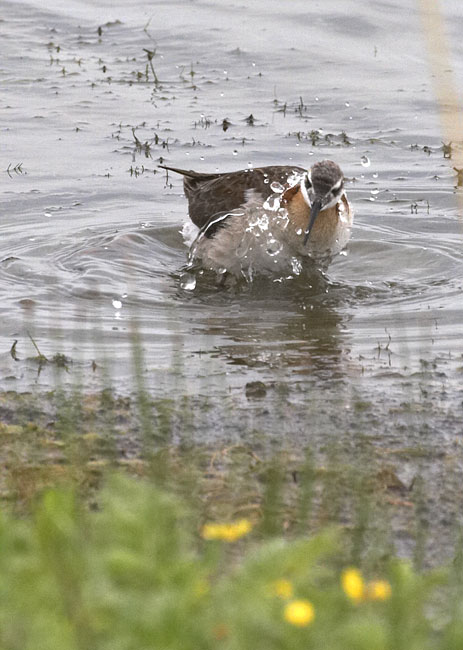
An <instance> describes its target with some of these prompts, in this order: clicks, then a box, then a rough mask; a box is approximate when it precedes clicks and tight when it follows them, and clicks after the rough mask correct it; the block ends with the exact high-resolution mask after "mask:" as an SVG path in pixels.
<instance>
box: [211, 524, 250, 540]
mask: <svg viewBox="0 0 463 650" xmlns="http://www.w3.org/2000/svg"><path fill="white" fill-rule="evenodd" d="M251 528H252V524H251V522H250V521H249V520H248V519H240V520H239V521H236V522H234V523H230V524H205V525H204V526H203V527H202V529H201V537H203V539H220V540H223V541H225V542H235V541H236V540H237V539H240V537H244V535H247V534H248V533H249V531H250V530H251Z"/></svg>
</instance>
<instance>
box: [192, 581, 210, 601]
mask: <svg viewBox="0 0 463 650" xmlns="http://www.w3.org/2000/svg"><path fill="white" fill-rule="evenodd" d="M210 590H211V586H210V584H209V580H207V579H206V578H199V579H198V580H197V581H196V583H195V585H194V593H195V595H196V596H198V598H201V597H202V596H205V595H206V594H208V593H209V592H210Z"/></svg>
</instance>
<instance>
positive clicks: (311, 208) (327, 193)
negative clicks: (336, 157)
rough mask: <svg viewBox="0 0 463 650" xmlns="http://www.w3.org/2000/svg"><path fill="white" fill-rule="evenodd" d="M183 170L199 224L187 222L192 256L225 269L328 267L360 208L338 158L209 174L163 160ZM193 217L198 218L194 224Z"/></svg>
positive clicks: (237, 272) (247, 272)
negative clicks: (304, 164)
mask: <svg viewBox="0 0 463 650" xmlns="http://www.w3.org/2000/svg"><path fill="white" fill-rule="evenodd" d="M160 166H161V167H163V168H164V169H166V170H168V171H172V172H176V173H178V174H182V175H183V186H184V190H185V195H186V197H187V199H188V207H189V216H190V219H191V222H192V224H187V225H186V227H184V230H183V233H184V236H185V240H186V241H187V240H188V239H189V241H188V243H190V244H191V249H190V261H191V262H192V263H193V262H195V263H199V264H200V265H201V266H202V267H203V268H206V269H211V270H214V271H216V272H218V273H219V274H225V273H226V272H228V273H231V274H232V275H234V276H236V277H240V276H244V277H245V278H246V279H247V280H252V278H253V277H254V276H255V275H256V274H273V273H281V272H283V273H285V272H286V271H288V272H289V273H290V274H293V275H294V274H296V275H299V273H300V272H301V270H302V269H303V267H304V264H305V263H306V262H307V263H311V264H313V263H315V264H316V265H318V266H319V267H321V268H324V267H326V266H327V264H328V263H329V262H330V260H331V258H332V257H333V256H334V255H336V254H338V253H339V252H341V250H342V249H343V248H344V247H345V246H346V244H347V242H348V240H349V237H350V230H351V226H352V221H353V211H352V208H351V206H350V204H349V202H348V200H347V196H346V193H345V190H344V176H343V173H342V171H341V169H340V167H339V166H338V165H337V164H336V163H335V162H333V161H331V160H322V161H320V162H317V163H315V164H314V165H313V166H312V167H311V168H310V169H309V170H308V171H307V170H306V169H303V168H302V167H293V166H270V167H260V168H254V169H245V170H242V171H236V172H229V173H222V174H218V173H216V174H207V173H199V172H194V171H187V170H184V169H177V168H175V167H168V166H165V165H160ZM193 224H194V226H193Z"/></svg>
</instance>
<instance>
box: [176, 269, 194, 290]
mask: <svg viewBox="0 0 463 650" xmlns="http://www.w3.org/2000/svg"><path fill="white" fill-rule="evenodd" d="M180 286H181V288H182V289H184V290H185V291H193V290H194V289H195V288H196V276H195V274H194V273H189V272H188V271H185V273H182V275H181V276H180Z"/></svg>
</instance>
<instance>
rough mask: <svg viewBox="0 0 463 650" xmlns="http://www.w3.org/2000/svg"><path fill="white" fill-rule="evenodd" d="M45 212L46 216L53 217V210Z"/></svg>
mask: <svg viewBox="0 0 463 650" xmlns="http://www.w3.org/2000/svg"><path fill="white" fill-rule="evenodd" d="M43 214H44V216H45V217H51V216H52V214H51V212H48V211H47V212H44V213H43Z"/></svg>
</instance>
